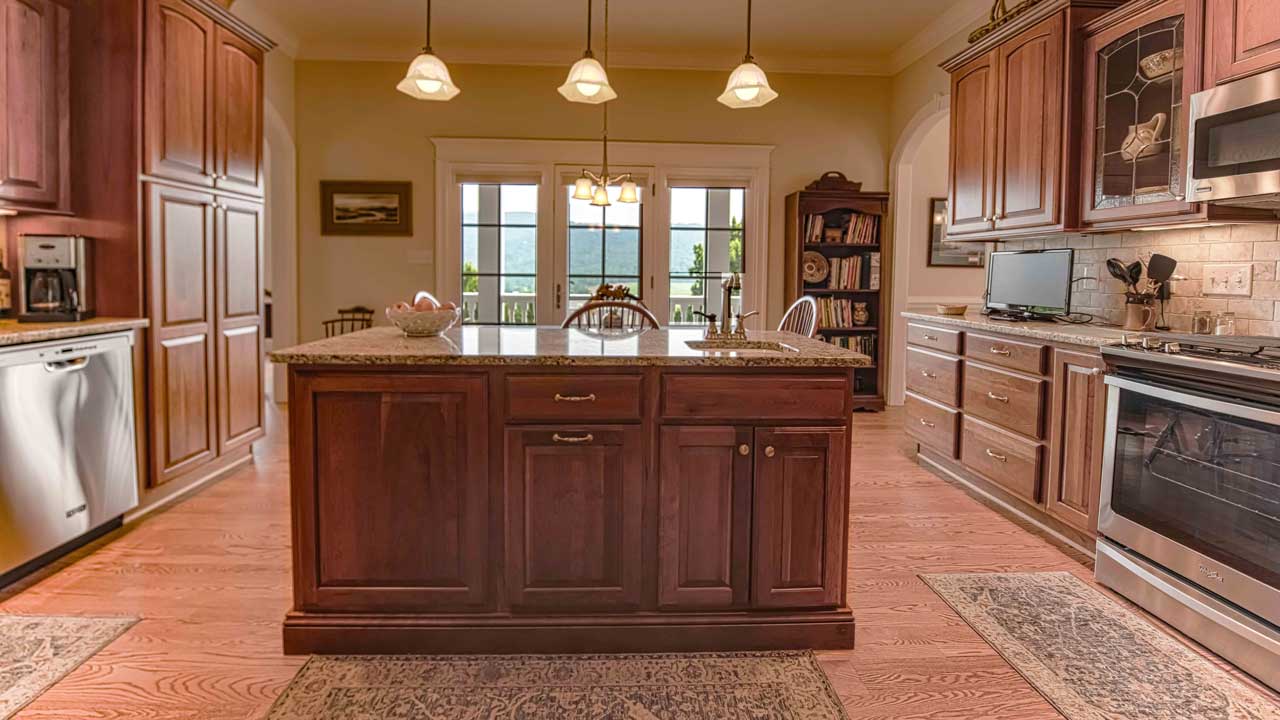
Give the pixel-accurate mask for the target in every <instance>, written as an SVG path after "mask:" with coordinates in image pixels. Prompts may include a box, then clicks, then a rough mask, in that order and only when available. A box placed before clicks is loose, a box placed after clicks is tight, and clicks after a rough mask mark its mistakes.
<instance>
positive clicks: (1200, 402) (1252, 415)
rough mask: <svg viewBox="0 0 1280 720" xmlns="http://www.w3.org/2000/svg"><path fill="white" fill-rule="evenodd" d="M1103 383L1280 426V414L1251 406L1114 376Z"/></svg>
mask: <svg viewBox="0 0 1280 720" xmlns="http://www.w3.org/2000/svg"><path fill="white" fill-rule="evenodd" d="M1103 382H1105V383H1106V384H1107V385H1110V386H1112V387H1116V388H1119V389H1121V390H1127V391H1129V392H1135V393H1138V394H1139V395H1146V396H1148V397H1153V398H1157V399H1160V400H1167V401H1169V402H1174V403H1178V404H1179V405H1186V406H1188V407H1193V408H1196V409H1199V410H1206V411H1208V412H1215V413H1220V414H1222V415H1230V416H1231V417H1236V418H1241V419H1244V420H1253V421H1256V422H1261V423H1266V424H1268V425H1277V426H1280V412H1276V411H1274V410H1264V409H1262V408H1256V407H1252V406H1250V405H1240V404H1237V403H1229V402H1224V401H1222V400H1217V399H1215V398H1207V397H1202V396H1200V395H1192V394H1191V393H1185V392H1181V391H1179V390H1174V389H1172V388H1167V387H1164V386H1161V385H1155V384H1152V383H1145V382H1137V381H1135V380H1130V379H1129V378H1121V377H1115V376H1114V375H1108V376H1107V377H1106V378H1105V379H1104V380H1103Z"/></svg>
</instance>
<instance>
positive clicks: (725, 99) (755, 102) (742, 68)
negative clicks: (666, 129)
mask: <svg viewBox="0 0 1280 720" xmlns="http://www.w3.org/2000/svg"><path fill="white" fill-rule="evenodd" d="M777 97H778V93H776V92H774V90H773V88H771V87H769V78H768V77H766V76H765V74H764V70H761V69H760V66H759V65H756V63H755V58H753V57H751V0H747V54H746V56H745V57H743V58H742V64H741V65H739V66H738V67H736V68H734V69H733V72H732V73H730V75H729V82H728V83H727V84H726V85H725V86H724V93H722V94H721V95H720V97H718V98H716V99H717V100H719V101H720V104H722V105H727V106H728V107H731V108H733V109H735V110H737V109H740V108H753V107H760V106H761V105H767V104H769V103H770V102H773V100H774V99H775V98H777Z"/></svg>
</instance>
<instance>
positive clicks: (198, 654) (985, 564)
mask: <svg viewBox="0 0 1280 720" xmlns="http://www.w3.org/2000/svg"><path fill="white" fill-rule="evenodd" d="M282 420H283V418H282V416H281V415H280V413H279V412H278V411H277V410H275V409H274V408H272V409H271V411H270V412H269V414H268V428H269V430H268V435H267V438H266V439H265V440H263V441H261V442H260V443H259V444H258V446H257V447H256V448H255V465H254V466H252V467H248V468H245V469H243V470H241V471H238V472H237V473H235V474H234V475H232V476H231V477H229V478H227V479H226V480H224V481H222V482H220V483H218V484H216V485H213V486H211V487H209V488H207V489H206V490H204V491H203V492H200V493H199V494H198V495H196V496H194V497H192V498H190V499H188V500H185V501H183V502H181V503H180V504H178V505H176V506H174V507H172V508H170V509H168V510H166V511H163V512H160V513H157V514H155V515H152V516H149V517H147V518H144V519H143V520H141V521H139V522H137V523H134V524H133V525H132V526H131V527H128V528H125V529H123V530H121V531H118V532H116V533H113V534H112V535H109V536H107V537H106V538H103V539H102V540H100V541H98V542H97V543H95V544H94V545H92V546H90V547H89V548H86V549H85V550H82V551H80V552H78V553H76V554H75V555H74V556H72V557H71V558H69V559H67V560H65V561H63V562H61V563H59V564H58V566H57V567H54V568H50V569H48V570H46V571H45V572H43V573H41V574H40V575H39V576H38V577H35V578H31V579H28V580H27V581H24V582H23V583H22V584H21V585H20V586H18V587H11V588H9V589H7V590H4V591H0V612H7V613H44V614H68V615H137V616H140V617H142V618H143V620H142V622H140V623H139V624H138V625H136V626H134V628H133V629H132V630H130V631H129V632H128V633H126V634H125V635H124V636H123V637H121V638H120V639H118V640H116V641H115V642H114V643H112V644H111V645H110V646H108V647H107V648H106V649H105V650H103V651H102V652H101V653H99V654H98V655H97V656H96V657H94V658H93V659H92V660H90V661H89V662H87V663H85V664H84V665H83V666H81V667H80V668H79V669H77V670H76V671H75V672H73V673H72V674H70V675H69V676H67V678H65V679H64V680H63V681H62V682H60V683H58V684H57V685H56V686H54V687H53V688H51V689H50V690H49V691H48V692H46V693H45V694H44V695H43V696H41V697H40V698H39V699H37V700H36V701H35V702H34V703H32V704H31V705H30V706H28V707H27V708H26V709H24V710H23V711H22V712H20V713H19V714H18V715H17V716H16V717H17V718H18V719H20V720H35V719H37V718H39V719H42V720H48V719H52V718H57V719H58V720H70V719H72V718H74V719H76V720H87V719H90V718H148V719H163V720H178V719H192V720H195V719H196V718H199V719H200V720H231V719H235V720H244V719H251V720H258V719H259V718H261V717H262V716H263V715H264V714H265V713H266V711H267V708H268V707H270V705H271V703H272V702H273V701H274V699H275V697H276V696H277V695H278V694H279V693H280V692H281V691H282V690H283V689H284V687H285V686H286V685H287V684H288V682H289V680H290V679H291V678H292V677H293V674H294V673H295V672H296V670H297V669H298V668H299V667H300V666H301V665H302V663H303V659H302V658H297V657H285V656H284V655H282V654H281V646H280V623H281V620H282V618H283V617H284V613H285V611H286V610H287V609H288V607H289V595H290V575H289V517H288V502H287V501H288V488H287V483H286V478H287V472H288V464H287V458H286V447H285V444H284V427H283V423H282ZM901 424H902V420H901V415H900V411H890V412H887V413H880V414H867V415H862V414H860V415H858V416H857V418H856V422H855V426H856V429H857V430H858V432H856V433H855V437H854V442H853V451H854V454H855V458H858V460H857V461H856V462H855V468H856V469H855V471H854V478H853V483H852V492H851V513H852V516H853V531H852V536H853V537H852V550H853V551H852V553H851V558H850V563H851V567H850V586H851V587H850V597H851V598H852V603H853V610H854V614H855V616H856V617H857V620H858V630H857V633H858V635H857V640H858V642H857V649H855V650H853V651H850V652H824V653H821V654H820V661H821V663H822V666H823V668H824V669H825V670H826V671H827V673H828V675H829V676H830V678H831V680H832V684H833V686H834V687H835V689H836V691H837V692H838V693H839V694H840V697H841V699H842V700H843V701H844V704H845V707H846V708H847V709H848V712H849V715H850V717H851V718H853V720H863V719H866V720H870V719H872V718H897V719H905V718H936V719H939V720H941V719H944V718H945V719H956V720H960V719H969V718H984V719H1002V720H1014V719H1017V720H1033V719H1036V718H1058V717H1060V716H1059V715H1058V713H1057V711H1055V710H1054V709H1053V708H1052V707H1051V706H1050V705H1049V704H1048V703H1047V702H1046V701H1045V700H1044V699H1043V698H1042V697H1041V696H1040V695H1039V693H1037V692H1036V691H1035V690H1034V689H1032V687H1031V686H1030V685H1028V684H1027V682H1026V681H1025V680H1023V679H1022V677H1021V676H1020V675H1019V674H1018V673H1017V672H1016V671H1014V670H1013V669H1012V668H1011V667H1010V666H1009V665H1008V663H1006V662H1005V661H1004V660H1003V659H1002V658H1001V657H1000V656H999V655H998V654H996V652H995V651H994V650H992V649H991V647H990V646H989V645H987V644H986V643H985V642H983V640H982V639H981V638H979V637H978V635H977V634H976V633H974V631H973V630H971V629H970V628H969V626H968V625H966V624H965V623H964V621H962V620H961V619H960V618H959V617H958V616H957V615H956V614H955V613H954V612H953V611H952V610H951V609H950V608H948V607H947V605H946V604H945V603H943V602H942V600H940V599H939V598H938V597H937V596H936V595H935V594H934V593H933V592H932V591H931V590H929V588H928V587H926V586H925V585H924V583H922V582H921V581H920V580H919V578H917V577H916V574H917V573H921V572H983V571H988V572H990V571H1035V570H1066V571H1069V572H1073V573H1075V574H1077V575H1079V576H1080V577H1082V578H1085V579H1089V578H1090V577H1091V571H1090V570H1089V569H1088V567H1086V566H1085V565H1084V564H1082V563H1081V562H1080V561H1079V560H1076V559H1072V558H1071V557H1069V556H1068V555H1066V554H1064V553H1063V552H1062V551H1060V550H1059V549H1057V548H1056V547H1054V546H1053V545H1051V544H1050V543H1049V542H1048V541H1046V540H1044V539H1041V538H1040V537H1039V536H1036V535H1034V534H1032V533H1030V532H1028V531H1027V530H1025V529H1023V528H1021V527H1019V526H1018V525H1017V524H1015V523H1013V522H1011V521H1009V520H1006V519H1004V518H1003V517H1001V516H1000V515H997V514H996V513H995V512H993V511H992V510H990V509H988V508H986V507H985V506H983V505H982V504H980V503H979V502H977V501H976V500H974V499H972V498H971V497H970V496H969V495H967V494H966V493H965V492H964V491H962V490H961V489H959V488H958V487H956V486H954V485H951V484H949V483H947V482H945V481H943V480H941V479H939V478H937V477H935V476H934V475H932V474H930V473H928V472H927V471H925V470H923V469H921V468H920V467H918V466H917V465H916V464H915V462H914V461H913V460H912V459H911V457H910V454H909V451H908V445H907V442H906V440H905V439H904V437H903V436H902V434H901V432H900V428H901ZM1272 697H1275V696H1274V694H1273V695H1272Z"/></svg>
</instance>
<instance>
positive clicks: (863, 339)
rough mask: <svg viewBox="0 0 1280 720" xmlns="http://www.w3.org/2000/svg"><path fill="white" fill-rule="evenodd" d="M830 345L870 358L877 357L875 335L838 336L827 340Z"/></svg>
mask: <svg viewBox="0 0 1280 720" xmlns="http://www.w3.org/2000/svg"><path fill="white" fill-rule="evenodd" d="M826 340H827V342H828V343H831V344H832V345H835V346H836V347H842V348H845V349H846V350H852V351H854V352H859V353H862V354H863V355H866V356H868V357H872V358H874V357H875V356H876V336H875V333H869V334H867V335H838V336H833V337H829V338H827V339H826Z"/></svg>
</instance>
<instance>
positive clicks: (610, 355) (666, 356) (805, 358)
mask: <svg viewBox="0 0 1280 720" xmlns="http://www.w3.org/2000/svg"><path fill="white" fill-rule="evenodd" d="M701 339H702V329H701V328H687V329H686V328H669V329H660V330H647V331H644V332H640V333H635V334H628V335H622V336H614V337H609V336H602V335H599V334H595V333H587V332H583V331H581V330H576V329H568V330H563V329H561V328H558V327H498V326H494V325H468V326H465V327H461V328H453V329H452V330H449V331H448V332H447V333H445V334H444V335H442V336H440V337H437V338H407V337H405V336H404V335H403V334H402V333H401V332H400V330H399V329H397V328H394V327H375V328H371V329H369V330H361V331H359V332H354V333H350V334H347V335H340V336H338V337H334V338H329V339H326V340H317V341H315V342H311V343H307V344H305V345H299V346H297V347H293V348H288V349H285V350H278V351H276V352H273V353H271V360H272V361H273V362H277V363H284V364H293V365H544V366H548V365H551V366H554V365H569V366H636V365H659V366H709V367H866V366H869V365H871V358H869V357H867V356H866V355H862V354H859V353H856V352H853V351H851V350H845V349H843V348H838V347H835V346H834V345H829V344H827V343H825V342H822V341H821V340H812V339H809V338H806V337H804V336H801V335H796V334H794V333H787V332H774V331H761V332H754V331H753V332H749V333H748V339H749V340H750V341H753V342H766V343H769V342H774V343H782V344H783V345H786V346H787V347H788V348H789V349H787V350H784V351H783V352H777V351H767V350H759V349H756V350H751V349H744V350H732V351H730V350H718V351H705V352H704V351H700V350H695V349H693V348H690V347H689V346H688V345H687V344H686V342H687V341H689V340H694V341H697V340H701Z"/></svg>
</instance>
